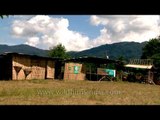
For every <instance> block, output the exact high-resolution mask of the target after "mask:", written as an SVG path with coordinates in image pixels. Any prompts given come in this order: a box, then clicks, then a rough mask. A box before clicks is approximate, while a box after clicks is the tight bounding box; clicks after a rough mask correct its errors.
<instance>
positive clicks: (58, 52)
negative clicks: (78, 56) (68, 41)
mask: <svg viewBox="0 0 160 120" xmlns="http://www.w3.org/2000/svg"><path fill="white" fill-rule="evenodd" d="M48 55H49V56H50V57H58V58H62V59H66V58H69V57H70V56H69V55H68V54H67V52H66V49H65V46H63V45H62V44H58V45H57V46H55V47H52V48H51V49H50V50H49V54H48Z"/></svg>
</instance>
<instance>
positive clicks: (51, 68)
mask: <svg viewBox="0 0 160 120" xmlns="http://www.w3.org/2000/svg"><path fill="white" fill-rule="evenodd" d="M59 67H61V66H59ZM54 74H55V62H53V61H51V60H49V61H48V62H47V78H48V79H54Z"/></svg>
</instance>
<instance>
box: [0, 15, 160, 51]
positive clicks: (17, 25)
mask: <svg viewBox="0 0 160 120" xmlns="http://www.w3.org/2000/svg"><path fill="white" fill-rule="evenodd" d="M158 35H160V16H159V15H14V16H12V15H10V16H9V17H5V18H4V19H0V44H7V45H18V44H28V45H31V46H35V47H37V48H41V49H49V48H50V47H52V46H55V45H57V44H59V43H62V44H63V45H64V46H65V47H66V49H67V51H81V50H84V49H88V48H92V47H96V46H100V45H103V44H111V43H116V42H122V41H135V42H143V41H148V40H149V39H151V38H154V37H157V36H158Z"/></svg>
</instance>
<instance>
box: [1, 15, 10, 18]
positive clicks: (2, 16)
mask: <svg viewBox="0 0 160 120" xmlns="http://www.w3.org/2000/svg"><path fill="white" fill-rule="evenodd" d="M4 16H7V17H8V15H0V17H1V18H2V19H3V18H4Z"/></svg>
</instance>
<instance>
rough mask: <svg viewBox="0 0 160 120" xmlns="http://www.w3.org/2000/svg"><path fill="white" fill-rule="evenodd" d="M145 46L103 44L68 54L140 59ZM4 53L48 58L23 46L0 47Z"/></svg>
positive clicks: (135, 44) (136, 44) (45, 53)
mask: <svg viewBox="0 0 160 120" xmlns="http://www.w3.org/2000/svg"><path fill="white" fill-rule="evenodd" d="M145 44H146V42H143V43H138V42H119V43H113V44H105V45H101V46H98V47H94V48H91V49H87V50H83V51H79V52H75V51H70V52H68V53H69V54H70V55H71V57H83V56H92V57H93V56H94V57H103V58H105V57H106V56H109V58H110V59H117V58H118V57H120V56H123V57H124V58H125V59H131V58H140V57H141V55H142V48H143V47H144V46H145ZM4 52H17V53H24V54H30V55H38V56H44V57H47V56H48V50H42V49H39V48H36V47H32V46H29V45H25V44H21V45H14V46H8V45H0V54H2V53H4Z"/></svg>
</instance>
